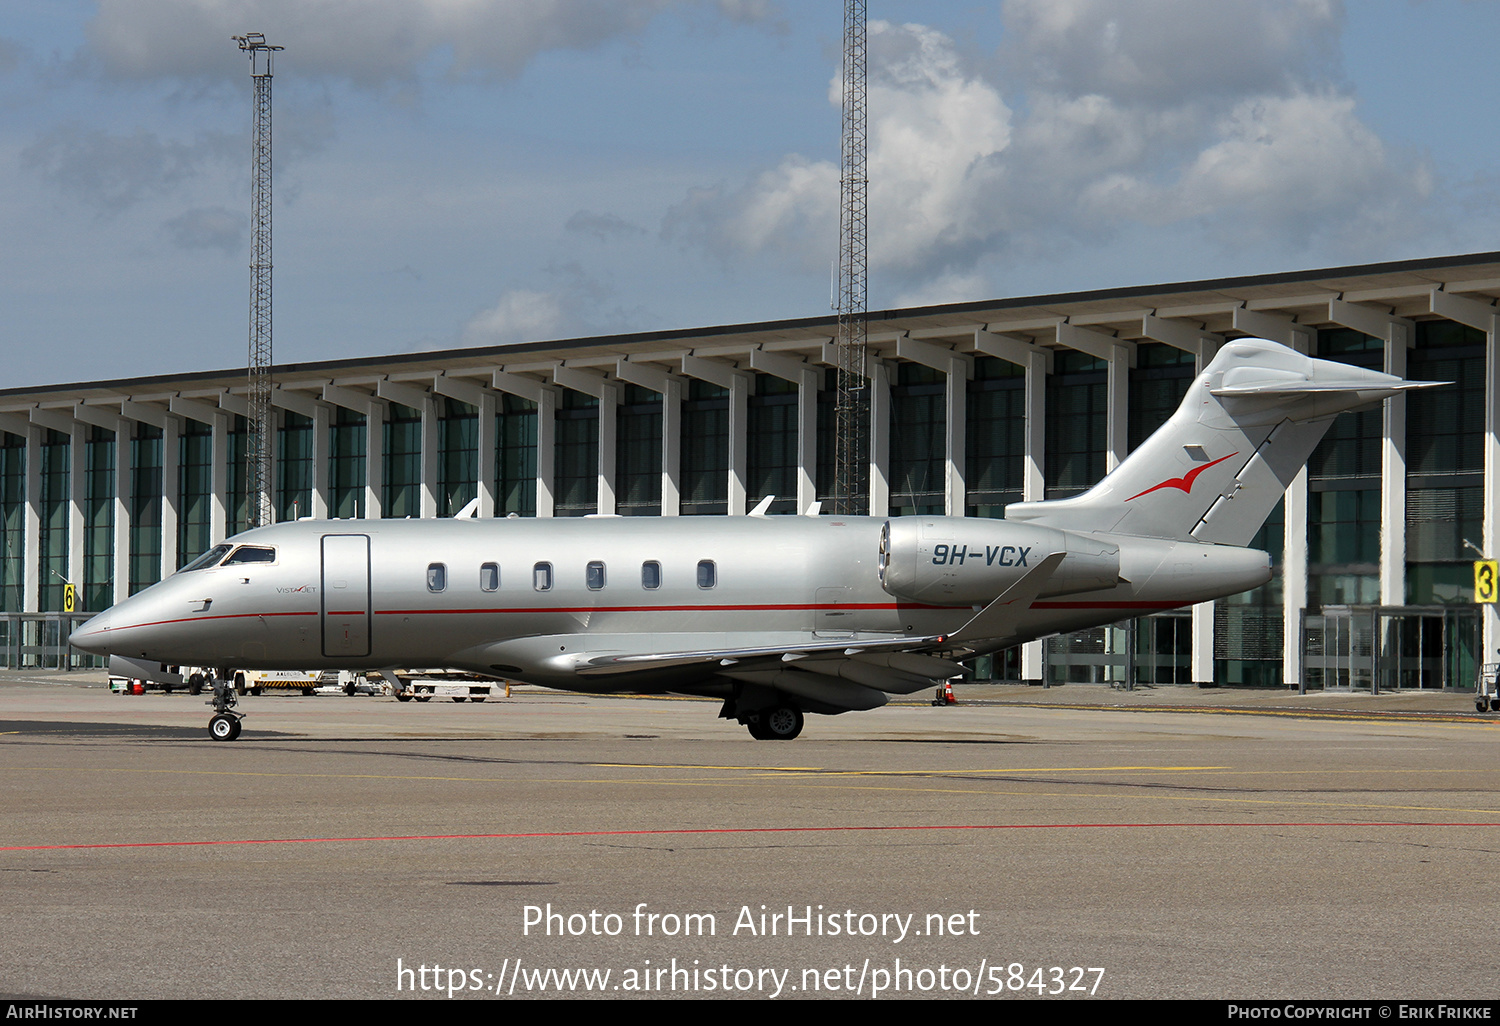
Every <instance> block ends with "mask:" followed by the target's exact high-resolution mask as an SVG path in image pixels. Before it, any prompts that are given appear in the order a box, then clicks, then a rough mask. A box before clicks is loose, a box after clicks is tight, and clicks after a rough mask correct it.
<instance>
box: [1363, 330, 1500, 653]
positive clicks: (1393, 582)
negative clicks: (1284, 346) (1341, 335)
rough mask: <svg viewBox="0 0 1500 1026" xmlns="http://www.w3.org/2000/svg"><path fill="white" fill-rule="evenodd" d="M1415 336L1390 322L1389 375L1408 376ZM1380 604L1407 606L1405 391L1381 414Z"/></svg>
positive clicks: (1387, 404) (1386, 344) (1388, 346)
mask: <svg viewBox="0 0 1500 1026" xmlns="http://www.w3.org/2000/svg"><path fill="white" fill-rule="evenodd" d="M1415 334H1416V332H1415V331H1414V330H1413V326H1412V325H1409V324H1399V323H1397V322H1395V321H1389V322H1387V324H1386V337H1385V367H1384V370H1385V372H1386V373H1387V374H1394V375H1396V376H1397V377H1402V378H1404V377H1406V354H1407V350H1408V349H1410V348H1411V345H1412V343H1413V342H1414V341H1415ZM1380 604H1381V605H1383V606H1400V605H1405V604H1406V393H1405V392H1398V393H1396V394H1395V395H1393V396H1391V397H1390V398H1389V399H1387V400H1386V401H1385V406H1384V409H1383V411H1382V413H1381V439H1380ZM1483 661H1485V660H1481V662H1483Z"/></svg>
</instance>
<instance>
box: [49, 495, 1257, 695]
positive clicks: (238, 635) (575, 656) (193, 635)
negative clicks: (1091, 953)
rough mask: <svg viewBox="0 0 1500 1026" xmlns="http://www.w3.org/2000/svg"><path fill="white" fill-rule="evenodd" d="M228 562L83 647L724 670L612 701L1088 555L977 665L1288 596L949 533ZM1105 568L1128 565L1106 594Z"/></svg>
mask: <svg viewBox="0 0 1500 1026" xmlns="http://www.w3.org/2000/svg"><path fill="white" fill-rule="evenodd" d="M913 526H914V527H916V528H920V530H905V531H903V528H905V527H913ZM883 532H885V534H886V537H887V539H888V542H887V543H888V544H889V539H892V538H902V537H908V536H909V537H910V538H911V539H912V540H911V541H909V542H907V543H905V544H907V545H908V547H909V548H910V549H911V551H903V552H900V553H897V552H892V553H888V554H886V555H885V556H884V557H883V555H882V533H883ZM224 549H225V551H224V552H222V553H220V554H219V556H218V558H217V559H216V560H215V559H211V560H210V561H209V562H210V563H211V564H214V565H207V566H202V567H201V568H197V569H193V568H191V566H190V568H189V569H186V570H184V571H181V572H179V573H177V574H175V575H173V576H172V577H170V578H168V579H166V580H164V581H162V582H160V583H159V584H156V585H154V586H152V587H150V588H148V589H146V590H145V591H143V592H141V593H140V594H138V595H135V596H133V597H131V598H129V599H127V600H126V601H124V602H122V603H120V604H118V605H116V606H115V607H113V608H112V609H110V610H108V611H106V612H104V613H101V614H99V615H98V616H96V617H94V618H93V619H92V620H90V621H88V623H86V624H84V625H83V626H82V627H80V628H79V629H78V631H77V632H75V634H74V635H73V643H74V644H75V645H77V646H78V647H80V648H83V649H85V650H88V651H93V652H99V653H108V654H116V655H122V656H126V657H129V658H134V659H141V660H150V661H159V662H164V663H175V664H191V665H206V666H213V667H221V668H235V667H239V668H258V669H319V668H342V669H376V668H385V667H414V666H435V667H436V666H442V667H451V668H455V669H463V670H469V671H473V672H477V673H483V674H489V675H494V676H498V677H508V678H513V679H517V680H524V681H530V682H533V683H538V684H546V685H552V686H566V687H572V688H590V687H592V688H595V689H601V690H602V689H607V688H631V689H641V688H645V687H649V686H651V685H652V684H653V683H654V684H656V685H658V686H662V687H677V688H681V687H686V686H688V685H690V684H691V683H692V679H693V677H694V675H695V674H696V675H698V676H705V675H706V673H705V671H704V670H694V671H684V670H683V669H681V668H680V667H678V668H674V669H673V670H671V671H670V672H653V671H651V670H650V669H645V670H643V671H642V672H640V673H636V674H631V675H626V676H623V677H613V678H611V679H610V680H609V681H608V682H603V681H597V680H596V681H589V680H585V679H581V678H580V677H579V676H578V675H577V670H578V668H579V667H580V666H581V665H583V664H585V663H587V662H589V661H591V660H598V659H600V658H605V657H610V656H640V655H649V654H652V653H664V652H700V651H714V650H720V649H735V648H746V647H756V648H762V649H773V648H777V647H786V648H788V649H790V648H793V647H796V646H806V645H808V644H812V643H816V642H819V641H823V640H827V641H830V642H834V641H837V640H839V639H849V640H850V641H851V642H852V641H869V640H871V639H891V640H893V641H898V640H899V639H902V638H924V637H930V636H933V635H941V634H944V633H947V632H951V631H954V630H956V629H958V628H959V627H960V626H962V625H963V624H964V623H965V622H967V621H968V620H969V619H970V618H972V617H973V616H974V614H975V612H976V610H977V609H979V608H981V607H982V606H983V604H984V602H986V601H988V600H990V599H993V598H994V597H995V595H998V594H999V593H1000V591H1002V590H1003V589H1004V587H1005V585H1006V583H1007V581H1009V580H1010V579H1011V578H1012V577H1014V576H1016V575H1019V574H1024V573H1025V571H1026V569H1027V567H1028V566H1035V565H1036V563H1037V562H1039V561H1040V559H1041V558H1042V557H1043V556H1044V555H1045V554H1046V553H1048V552H1052V551H1069V552H1070V553H1071V554H1072V555H1071V557H1070V558H1072V559H1073V563H1072V564H1070V563H1069V562H1068V561H1067V560H1066V559H1065V560H1064V562H1063V564H1062V570H1060V571H1059V575H1058V578H1057V581H1056V582H1054V584H1053V586H1052V587H1051V589H1050V591H1051V594H1049V593H1048V592H1047V591H1044V592H1043V594H1042V597H1041V598H1039V599H1038V600H1037V601H1036V602H1034V603H1032V605H1031V606H1030V608H1027V609H1021V610H1017V615H1016V617H1015V620H1014V623H1013V625H1012V626H1011V628H1010V629H1009V630H1008V631H1007V632H1006V636H1005V637H1000V638H995V639H993V641H992V643H991V644H989V645H988V646H978V648H980V649H985V648H988V649H994V648H1000V647H1005V646H1007V645H1011V644H1015V643H1017V642H1019V641H1025V640H1029V639H1030V638H1033V637H1039V636H1042V635H1045V634H1050V633H1054V632H1058V631H1068V630H1076V629H1079V628H1081V627H1085V626H1090V625H1095V624H1100V623H1108V622H1113V621H1116V620H1120V619H1124V618H1128V617H1131V616H1138V615H1142V614H1145V613H1149V612H1152V611H1155V610H1161V609H1170V608H1173V607H1177V606H1182V605H1186V604H1189V603H1193V602H1199V601H1203V600H1205V599H1209V598H1214V597H1217V596H1220V595H1227V594H1233V593H1235V592H1238V591H1243V590H1245V589H1246V588H1250V587H1255V586H1256V585H1258V584H1260V583H1263V582H1264V581H1265V580H1266V579H1267V578H1268V577H1269V570H1268V561H1267V559H1266V557H1265V554H1264V553H1260V552H1256V551H1254V550H1244V549H1237V548H1233V547H1227V546H1218V545H1198V544H1192V543H1182V542H1173V541H1166V540H1156V539H1139V538H1129V539H1126V538H1117V539H1110V538H1109V537H1107V536H1081V535H1077V534H1072V535H1069V533H1068V532H1058V531H1053V530H1050V529H1046V528H1040V527H1036V526H1033V525H1027V524H1007V523H1006V522H1005V521H999V520H965V519H961V518H947V517H908V518H874V517H832V516H826V517H793V516H787V517H639V518H635V517H629V518H627V517H609V518H603V517H600V518H578V519H565V518H551V519H521V518H507V519H495V520H490V519H484V520H481V519H455V520H322V521H298V522H295V523H285V524H278V525H275V526H271V527H265V528H258V529H255V530H252V531H247V532H245V533H243V534H240V535H238V536H236V537H235V538H232V539H230V541H229V542H228V543H226V545H225V547H224ZM1100 551H1103V552H1104V553H1106V556H1107V557H1108V558H1109V559H1112V560H1114V562H1113V563H1111V564H1110V566H1111V567H1112V568H1113V567H1117V570H1115V569H1111V571H1110V577H1109V585H1110V586H1108V587H1102V588H1101V587H1099V586H1098V585H1099V584H1100V583H1102V582H1101V581H1100V580H1098V575H1099V565H1100V562H1099V561H1100V560H1101V559H1103V558H1106V557H1101V556H1100V555H1099V552H1100ZM1111 552H1113V553H1115V554H1114V555H1109V554H1110V553H1111ZM883 559H884V560H885V561H886V562H888V563H889V564H890V567H891V569H892V572H891V573H890V574H887V573H883V572H882V561H883ZM902 559H904V560H905V562H906V564H909V565H910V566H915V567H917V568H918V569H919V570H921V571H922V572H924V573H927V574H929V575H937V576H938V577H942V578H943V579H944V580H948V581H953V582H957V584H956V585H955V586H950V587H949V592H948V593H951V594H952V595H954V596H956V597H955V598H952V599H948V600H945V599H943V598H942V597H941V595H942V594H944V591H943V590H942V588H936V586H928V585H926V584H923V585H921V587H920V588H919V589H918V590H913V588H915V587H917V586H915V585H910V584H903V583H902V580H903V579H899V575H897V574H895V573H894V568H895V566H896V565H897V562H898V561H899V560H902ZM1090 561H1092V562H1090ZM1075 566H1076V567H1077V570H1076V571H1070V567H1075ZM1070 573H1071V576H1070ZM1080 575H1081V576H1080ZM923 580H926V578H923ZM1069 581H1072V582H1074V583H1072V584H1069V583H1068V582H1069ZM1079 581H1082V582H1084V583H1083V584H1079V583H1077V582H1079ZM914 595H916V596H919V597H918V598H914V597H913V596H914Z"/></svg>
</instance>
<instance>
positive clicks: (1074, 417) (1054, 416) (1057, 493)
mask: <svg viewBox="0 0 1500 1026" xmlns="http://www.w3.org/2000/svg"><path fill="white" fill-rule="evenodd" d="M1052 366H1053V373H1052V374H1050V375H1048V377H1047V458H1046V462H1047V470H1046V479H1047V498H1049V499H1064V498H1067V497H1068V496H1069V495H1077V494H1079V493H1080V492H1084V491H1087V490H1088V489H1090V488H1092V487H1093V486H1094V484H1095V483H1096V482H1097V481H1099V479H1100V478H1102V477H1104V452H1105V444H1106V436H1105V417H1106V416H1107V411H1108V399H1109V396H1108V378H1109V374H1108V365H1107V364H1106V363H1105V361H1103V360H1098V359H1095V358H1094V357H1092V356H1089V355H1088V354H1087V353H1078V352H1073V351H1071V350H1066V349H1060V350H1058V351H1057V353H1056V354H1055V355H1054V356H1053V365H1052Z"/></svg>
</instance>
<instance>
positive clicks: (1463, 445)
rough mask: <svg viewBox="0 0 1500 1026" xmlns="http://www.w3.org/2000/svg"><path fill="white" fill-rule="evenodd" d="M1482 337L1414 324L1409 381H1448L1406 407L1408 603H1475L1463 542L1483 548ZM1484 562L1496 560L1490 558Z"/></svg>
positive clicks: (1451, 327) (1447, 326)
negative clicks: (1414, 340) (1414, 331)
mask: <svg viewBox="0 0 1500 1026" xmlns="http://www.w3.org/2000/svg"><path fill="white" fill-rule="evenodd" d="M1484 367H1485V336H1484V333H1483V332H1481V331H1476V330H1475V329H1473V328H1467V327H1464V326H1462V325H1459V324H1454V323H1452V322H1449V321H1430V322H1428V321H1424V322H1421V323H1419V324H1418V325H1417V330H1416V347H1415V348H1414V349H1412V351H1411V352H1410V353H1409V354H1408V355H1407V364H1406V369H1407V375H1406V376H1407V377H1408V378H1412V379H1414V380H1421V381H1451V382H1454V384H1452V385H1448V386H1446V387H1444V388H1430V389H1422V390H1420V391H1417V392H1415V393H1413V394H1412V395H1411V396H1410V397H1409V398H1408V399H1407V404H1406V488H1407V491H1406V601H1407V603H1408V604H1410V605H1439V604H1446V603H1454V602H1472V601H1474V575H1473V572H1472V570H1471V561H1472V560H1474V559H1477V558H1478V554H1477V553H1476V552H1474V551H1473V550H1472V549H1470V548H1469V547H1468V546H1467V545H1465V544H1464V543H1465V542H1466V541H1467V542H1469V543H1471V544H1473V545H1474V546H1476V547H1478V546H1481V545H1483V544H1484V523H1483V517H1484ZM1487 555H1491V556H1493V554H1492V553H1487Z"/></svg>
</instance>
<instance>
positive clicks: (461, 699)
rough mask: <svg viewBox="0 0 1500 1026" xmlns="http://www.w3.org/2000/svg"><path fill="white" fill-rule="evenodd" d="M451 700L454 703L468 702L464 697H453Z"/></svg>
mask: <svg viewBox="0 0 1500 1026" xmlns="http://www.w3.org/2000/svg"><path fill="white" fill-rule="evenodd" d="M453 700H454V701H455V702H466V701H468V699H467V698H466V697H465V696H463V695H454V696H453Z"/></svg>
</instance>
